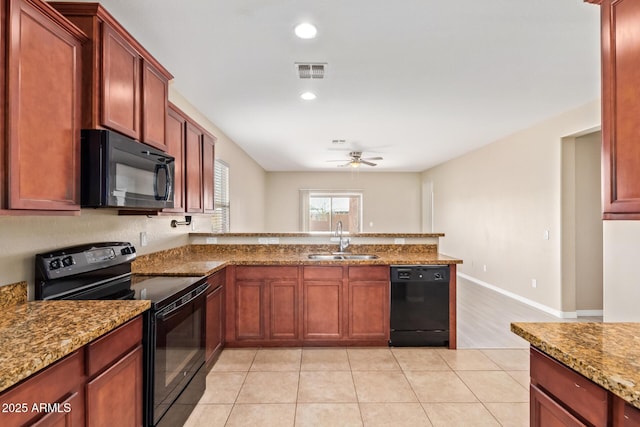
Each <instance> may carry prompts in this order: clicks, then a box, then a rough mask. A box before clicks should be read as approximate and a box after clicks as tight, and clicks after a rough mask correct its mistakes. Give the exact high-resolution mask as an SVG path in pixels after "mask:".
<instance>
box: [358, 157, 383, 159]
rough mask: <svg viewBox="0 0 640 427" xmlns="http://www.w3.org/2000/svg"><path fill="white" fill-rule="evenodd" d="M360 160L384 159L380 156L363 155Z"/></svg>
mask: <svg viewBox="0 0 640 427" xmlns="http://www.w3.org/2000/svg"><path fill="white" fill-rule="evenodd" d="M360 160H384V159H383V158H382V157H364V158H362V159H360Z"/></svg>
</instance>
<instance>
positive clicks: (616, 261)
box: [604, 221, 640, 322]
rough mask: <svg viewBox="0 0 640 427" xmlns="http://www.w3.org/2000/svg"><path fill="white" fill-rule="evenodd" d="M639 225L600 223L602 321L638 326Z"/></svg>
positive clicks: (639, 223)
mask: <svg viewBox="0 0 640 427" xmlns="http://www.w3.org/2000/svg"><path fill="white" fill-rule="evenodd" d="M639 266H640V221H604V320H605V321H606V322H640V309H638V301H640V280H638V278H639V277H640V275H639V274H638V268H639Z"/></svg>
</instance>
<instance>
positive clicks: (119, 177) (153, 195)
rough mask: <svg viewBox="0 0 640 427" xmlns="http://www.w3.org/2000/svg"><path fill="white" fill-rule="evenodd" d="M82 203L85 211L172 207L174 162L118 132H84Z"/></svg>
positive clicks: (81, 148) (93, 130)
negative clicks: (87, 209)
mask: <svg viewBox="0 0 640 427" xmlns="http://www.w3.org/2000/svg"><path fill="white" fill-rule="evenodd" d="M80 151H81V163H80V166H81V181H80V199H81V205H82V206H83V207H92V208H119V209H157V210H159V209H164V208H172V207H173V194H174V189H173V182H174V180H173V178H174V166H175V165H174V162H175V159H174V158H173V157H171V156H169V155H167V153H164V152H162V151H160V150H157V149H155V148H152V147H149V146H148V145H145V144H142V143H140V142H138V141H135V140H133V139H131V138H128V137H126V136H124V135H121V134H119V133H117V132H114V131H110V130H103V129H83V130H82V137H81V145H80Z"/></svg>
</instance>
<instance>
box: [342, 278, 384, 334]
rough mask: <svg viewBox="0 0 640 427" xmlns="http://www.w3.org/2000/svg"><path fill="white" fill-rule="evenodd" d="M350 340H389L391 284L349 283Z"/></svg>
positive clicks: (374, 282) (379, 282)
mask: <svg viewBox="0 0 640 427" xmlns="http://www.w3.org/2000/svg"><path fill="white" fill-rule="evenodd" d="M348 307H349V338H350V339H371V340H388V339H389V283H388V282H384V281H373V280H371V281H353V282H352V281H350V282H349V304H348Z"/></svg>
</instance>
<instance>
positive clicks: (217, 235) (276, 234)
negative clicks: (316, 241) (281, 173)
mask: <svg viewBox="0 0 640 427" xmlns="http://www.w3.org/2000/svg"><path fill="white" fill-rule="evenodd" d="M327 235H329V233H325V234H320V233H298V232H291V233H189V236H198V237H320V236H327ZM345 237H399V238H402V237H406V238H418V237H444V233H345Z"/></svg>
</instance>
